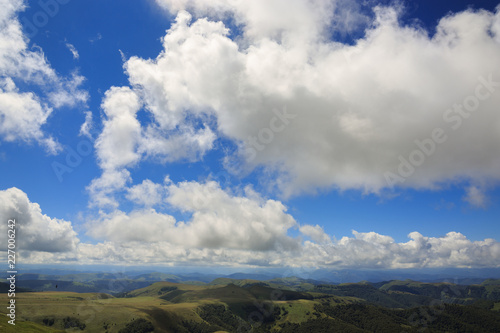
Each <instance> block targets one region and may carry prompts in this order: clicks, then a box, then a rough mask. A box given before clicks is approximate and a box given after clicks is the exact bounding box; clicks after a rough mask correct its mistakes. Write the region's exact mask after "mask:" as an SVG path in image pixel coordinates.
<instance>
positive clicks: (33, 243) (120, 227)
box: [0, 181, 500, 269]
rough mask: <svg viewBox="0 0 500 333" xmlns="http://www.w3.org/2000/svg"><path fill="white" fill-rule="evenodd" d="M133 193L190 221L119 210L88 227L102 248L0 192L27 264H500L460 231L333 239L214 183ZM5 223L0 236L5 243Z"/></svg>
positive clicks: (270, 204) (497, 255)
mask: <svg viewBox="0 0 500 333" xmlns="http://www.w3.org/2000/svg"><path fill="white" fill-rule="evenodd" d="M137 186H138V187H132V189H133V190H132V192H131V193H135V194H137V193H138V191H139V190H143V189H144V188H147V187H153V188H155V189H156V190H158V189H159V188H158V187H162V188H163V189H164V190H165V196H164V200H165V201H166V203H168V204H169V205H170V206H171V208H172V209H177V210H180V211H181V212H184V213H187V214H189V215H190V218H189V219H188V220H186V221H180V220H176V218H175V217H173V216H172V215H168V214H166V213H163V212H159V211H156V210H155V209H152V208H147V207H146V208H142V209H137V210H133V211H131V212H130V213H126V212H122V211H119V210H115V211H113V212H112V213H103V212H101V213H100V215H99V216H98V217H97V218H95V219H92V221H89V222H88V224H87V226H86V227H87V233H88V235H89V236H91V237H93V238H94V239H96V240H99V241H100V242H98V243H94V244H91V243H82V242H80V241H79V240H78V238H77V235H76V233H75V231H74V230H73V227H72V226H71V223H70V222H68V221H64V220H60V219H57V218H51V217H49V216H47V215H44V214H42V210H41V208H40V206H39V205H38V204H37V203H33V202H31V201H30V200H29V199H28V196H27V195H26V193H24V192H23V191H21V190H19V189H17V188H10V189H7V190H4V191H0V214H1V215H2V216H5V217H6V218H15V219H16V227H17V233H16V244H17V246H18V248H19V258H22V262H24V263H27V264H28V263H32V264H34V263H37V264H41V263H47V262H51V263H68V262H78V263H80V264H99V263H101V264H104V263H105V264H119V265H135V264H141V265H142V264H162V265H192V266H196V265H202V266H205V265H210V266H213V265H215V266H217V265H225V266H233V267H236V266H253V267H255V266H260V267H317V268H320V267H321V268H365V269H366V268H377V269H386V268H423V267H428V268H432V267H500V243H499V242H497V241H496V240H494V239H485V240H482V241H471V240H469V239H467V237H466V236H465V235H463V234H461V233H458V232H449V233H448V234H446V235H444V236H441V237H426V236H424V235H422V234H420V233H419V232H412V233H410V234H409V235H408V237H409V240H408V241H407V242H401V243H397V242H395V241H394V239H393V238H392V237H390V236H388V235H382V234H378V233H376V232H357V231H353V236H352V237H342V238H341V239H340V240H335V237H333V235H327V234H326V233H325V232H324V231H323V229H322V228H321V227H320V226H317V225H316V226H312V225H302V226H300V228H299V234H298V235H297V236H295V237H292V236H291V235H290V234H289V232H290V231H291V230H292V229H295V228H297V227H298V223H297V222H296V221H295V219H294V218H293V216H291V215H290V214H288V213H287V211H286V207H285V206H284V205H283V204H282V203H281V202H279V201H275V200H266V199H264V198H262V197H260V196H258V195H257V194H256V193H255V192H252V191H251V190H250V189H248V190H247V191H246V193H248V195H243V194H238V195H237V194H232V193H230V192H229V191H228V190H223V189H221V188H220V186H219V185H218V184H217V183H215V182H207V183H197V182H181V183H178V184H174V183H172V182H168V181H166V182H165V183H164V184H162V185H159V184H154V183H150V182H149V181H146V182H143V183H142V184H140V185H137ZM6 225H7V224H6V223H4V224H2V225H0V232H1V233H2V234H3V235H4V237H6V236H5V235H7V230H6V228H7V227H6Z"/></svg>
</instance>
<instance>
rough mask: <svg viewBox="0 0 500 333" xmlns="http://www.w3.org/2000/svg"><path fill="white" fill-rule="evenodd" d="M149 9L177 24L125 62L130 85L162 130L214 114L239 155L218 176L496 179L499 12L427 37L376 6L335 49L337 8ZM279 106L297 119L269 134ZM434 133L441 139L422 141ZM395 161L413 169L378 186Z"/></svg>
mask: <svg viewBox="0 0 500 333" xmlns="http://www.w3.org/2000/svg"><path fill="white" fill-rule="evenodd" d="M157 2H158V3H159V4H160V5H162V6H163V7H164V8H167V9H169V10H170V11H172V12H173V13H176V15H177V18H176V22H175V24H173V25H172V27H171V28H170V30H168V31H167V34H166V35H165V37H164V39H163V47H164V50H163V51H162V52H161V53H160V54H159V55H158V57H157V58H156V59H154V60H149V59H148V60H146V59H140V58H138V57H132V58H130V59H129V60H128V61H127V63H126V64H125V68H126V72H127V74H128V75H129V79H130V82H131V84H132V86H133V87H135V89H139V90H140V91H141V95H142V96H144V99H145V101H147V102H146V103H147V105H148V109H150V110H151V112H153V113H154V114H155V117H156V119H158V121H159V123H161V124H164V126H167V127H168V126H173V125H172V124H176V125H177V124H180V123H182V122H183V121H184V120H183V119H182V115H183V112H185V110H189V111H190V112H192V113H193V114H194V115H196V116H199V117H202V116H203V115H206V116H207V117H215V118H216V120H217V130H218V132H217V134H218V135H219V136H222V137H225V138H228V139H230V140H232V141H233V142H235V143H236V144H237V146H238V148H239V149H238V152H237V153H236V154H234V155H230V156H228V158H227V161H228V168H229V169H238V170H247V171H248V170H252V169H253V168H256V167H258V166H262V167H264V170H266V171H267V172H268V173H270V174H272V175H273V176H272V177H270V179H267V178H266V179H265V181H266V182H271V183H273V185H274V186H275V187H276V188H277V189H278V190H279V192H280V193H281V194H282V195H283V196H284V197H288V196H292V195H298V194H301V193H304V192H315V191H317V190H318V189H332V188H335V189H339V190H346V189H358V190H362V191H364V192H368V193H380V192H381V191H383V190H384V189H388V188H392V187H393V186H396V187H401V188H418V189H436V188H439V186H441V185H442V184H446V183H449V182H454V181H456V180H457V179H460V180H461V181H462V180H463V179H466V180H470V181H471V182H474V181H486V180H490V181H492V182H497V181H498V180H499V179H500V171H499V169H498V167H497V160H496V156H498V155H499V154H500V147H499V146H498V144H497V142H498V139H499V133H500V131H499V128H500V127H499V126H500V125H499V124H500V114H499V113H498V112H496V110H497V105H499V103H500V91H499V90H500V89H499V83H500V70H499V68H498V66H497V62H496V59H498V58H499V57H500V43H499V42H498V38H499V36H498V28H497V27H498V25H499V18H500V15H499V10H497V11H496V12H495V13H493V12H488V11H484V10H481V11H472V10H467V11H464V12H461V13H455V14H450V15H448V16H446V17H444V18H442V19H441V20H440V21H439V24H438V26H437V32H436V34H435V35H434V36H429V33H428V32H427V31H425V30H424V29H423V28H421V27H418V26H408V25H406V26H405V25H402V24H401V23H400V21H399V15H400V13H401V12H402V9H401V8H393V7H375V8H374V14H375V17H374V19H373V20H372V21H371V24H370V25H368V26H367V27H368V28H367V29H366V32H365V35H364V36H363V37H362V38H360V39H359V40H357V41H356V42H355V43H354V44H353V45H347V44H342V43H339V42H335V41H331V40H329V39H328V38H326V35H325V31H329V30H328V28H329V27H331V25H332V24H333V25H335V22H336V20H337V19H338V17H337V15H335V13H336V11H335V8H336V7H335V6H337V5H338V3H336V2H329V1H322V2H320V3H319V6H318V8H316V7H313V6H312V4H310V2H308V1H305V0H296V1H294V5H293V6H292V5H290V4H289V3H288V2H286V3H285V2H279V1H278V2H275V3H274V4H273V5H272V6H270V5H269V6H268V5H267V3H266V5H265V6H264V5H263V2H261V1H255V2H251V3H248V2H244V1H234V2H229V1H224V0H220V1H215V2H210V3H208V2H202V1H169V0H157ZM296 9H297V11H296ZM185 10H188V11H190V12H192V13H193V14H194V15H195V17H196V19H194V20H193V19H192V16H191V15H190V14H189V13H188V12H186V11H185ZM256 13H259V15H257V14H256ZM228 16H229V17H233V18H234V19H236V22H237V23H238V24H239V28H240V29H241V30H242V31H243V33H242V36H240V37H239V38H238V39H236V40H231V39H230V37H229V35H228V30H227V28H226V26H225V25H224V23H222V22H220V21H217V22H216V21H211V19H215V20H218V19H223V20H224V19H227V17H228ZM207 17H208V18H207ZM269 17H273V18H276V20H266V22H268V23H267V24H261V23H262V21H261V18H262V19H265V18H269ZM357 21H359V22H361V21H363V20H362V19H360V20H357ZM297 22H300V24H298V23H297ZM332 22H333V23H332ZM360 24H361V23H360ZM476 95H477V96H476ZM283 109H286V110H287V112H288V113H289V114H291V115H295V116H296V117H295V118H294V120H293V121H291V122H290V123H289V124H287V126H286V128H285V129H283V130H282V131H280V132H273V133H271V134H272V136H271V134H270V132H269V131H268V130H266V128H267V129H269V124H270V121H271V120H272V118H273V117H275V110H283ZM435 130H437V131H438V132H435ZM433 133H434V134H435V133H440V135H438V137H439V138H440V142H438V143H436V142H434V143H429V141H428V140H429V139H432V138H433ZM259 134H260V135H259ZM263 142H265V144H262V143H263ZM257 144H258V146H257ZM423 144H426V146H425V147H424V148H421V147H422V145H423ZM478 146H481V147H487V148H486V149H488V151H489V153H488V154H486V155H485V154H482V153H481V151H479V150H477V149H476V148H475V147H478ZM256 147H258V148H259V149H257V148H256ZM251 149H254V150H256V152H257V154H256V156H255V157H254V156H253V155H252V154H250V155H252V158H249V156H250V155H249V154H247V152H248V151H249V150H250V151H251ZM425 149H427V150H425ZM403 160H406V161H408V160H411V161H415V162H412V163H415V165H416V166H412V167H411V168H412V169H413V170H411V172H409V175H405V176H404V177H400V178H399V179H398V181H396V182H395V183H394V184H393V183H391V182H389V181H388V178H387V175H388V173H389V172H390V173H392V174H395V175H399V174H400V173H398V169H401V168H402V167H401V164H403V163H404V162H402V161H403ZM406 163H408V162H406ZM231 165H236V167H232V168H231Z"/></svg>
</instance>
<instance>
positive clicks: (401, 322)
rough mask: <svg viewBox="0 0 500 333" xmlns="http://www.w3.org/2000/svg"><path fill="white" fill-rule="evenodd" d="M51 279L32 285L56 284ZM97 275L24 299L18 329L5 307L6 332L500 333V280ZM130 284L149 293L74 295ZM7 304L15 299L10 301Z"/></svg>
mask: <svg viewBox="0 0 500 333" xmlns="http://www.w3.org/2000/svg"><path fill="white" fill-rule="evenodd" d="M149 277H151V276H148V278H149ZM156 277H157V278H172V277H171V276H168V274H167V275H161V274H159V275H158V276H156ZM43 278H44V277H42V279H40V280H29V279H28V280H24V281H49V280H45V279H43ZM88 278H90V277H88ZM94 278H97V280H95V281H90V280H88V279H83V278H81V277H78V278H76V279H75V278H74V279H73V280H71V281H63V280H54V281H55V282H51V283H56V284H57V285H58V288H57V290H58V291H57V292H54V291H48V292H47V291H45V292H39V291H34V292H22V293H18V294H17V296H16V299H17V303H16V304H17V313H16V314H17V324H16V327H15V329H14V328H13V327H11V326H10V325H8V324H7V319H8V317H6V316H5V313H6V309H2V308H0V315H1V317H2V319H1V320H0V331H2V330H3V329H4V328H5V329H6V332H63V331H74V332H80V331H82V332H109V333H111V332H117V333H126V332H145V333H147V332H180V333H191V332H192V333H209V332H255V333H260V332H282V333H288V332H299V333H300V332H396V333H401V332H500V312H499V310H500V280H486V281H483V282H482V283H481V284H476V285H456V284H450V283H421V282H415V281H411V280H406V281H386V282H379V283H368V282H362V283H352V284H339V285H332V284H325V283H320V282H317V281H314V280H303V279H299V278H283V279H272V280H268V281H257V280H249V279H246V280H235V279H229V278H218V279H215V280H213V281H212V282H210V283H203V282H197V283H175V282H168V281H162V282H155V283H152V282H151V281H149V280H147V279H146V280H147V281H146V280H138V279H132V280H130V279H123V278H119V279H117V280H112V279H110V276H106V275H102V276H100V278H99V277H95V276H94ZM142 278H144V279H145V277H142ZM142 278H141V279H142ZM77 280H79V281H77ZM124 281H128V282H127V283H128V284H127V286H132V285H134V284H135V283H145V284H147V286H143V287H142V288H139V289H134V290H124V289H123V288H121V289H120V288H116V289H115V290H118V291H119V292H114V293H104V292H102V290H100V291H101V292H98V293H95V292H94V293H76V292H67V291H64V288H70V287H69V286H70V285H72V286H75V283H76V284H78V283H81V284H84V285H93V286H94V287H95V286H100V285H103V284H106V283H107V284H108V286H109V285H111V286H114V285H115V284H121V285H122V286H123V282H124ZM65 283H70V284H65ZM151 283H152V284H151ZM25 286H26V285H25ZM32 286H33V285H32ZM76 286H78V285H76ZM0 287H2V288H3V289H5V288H4V287H5V286H4V285H1V286H0ZM46 288H48V286H47V285H46ZM59 288H62V289H63V291H59V290H60V289H59ZM75 288H76V287H75ZM3 289H2V290H3ZM33 289H36V288H33ZM107 289H108V290H113V289H114V288H113V287H112V288H109V287H108V288H107ZM42 290H43V288H42ZM83 290H86V289H83ZM105 290H106V289H105ZM0 298H1V299H2V302H5V301H6V300H7V297H6V294H0ZM4 308H5V307H4Z"/></svg>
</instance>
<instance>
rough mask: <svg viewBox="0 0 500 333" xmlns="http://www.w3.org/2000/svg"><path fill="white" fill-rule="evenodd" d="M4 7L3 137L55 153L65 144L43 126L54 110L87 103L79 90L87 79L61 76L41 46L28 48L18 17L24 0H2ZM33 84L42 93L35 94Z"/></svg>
mask: <svg viewBox="0 0 500 333" xmlns="http://www.w3.org/2000/svg"><path fill="white" fill-rule="evenodd" d="M0 7H1V8H2V14H1V15H0V73H1V74H0V138H1V139H3V140H5V141H8V142H14V141H22V142H27V143H30V142H32V141H35V142H38V143H39V144H40V145H42V146H43V147H45V148H46V150H47V151H48V152H49V153H52V154H55V153H56V152H57V151H59V150H60V149H61V147H60V145H59V144H58V143H57V142H56V140H54V139H53V138H52V137H51V136H50V135H47V134H45V133H44V131H43V129H42V127H43V126H44V125H45V124H46V123H47V120H48V118H49V117H50V116H51V114H52V112H53V110H54V109H57V108H61V107H63V106H69V107H74V106H76V105H77V104H80V103H85V102H86V100H87V98H88V94H87V92H86V91H83V90H81V89H79V86H80V85H81V83H82V81H83V80H84V78H83V77H81V76H79V75H78V74H76V73H75V74H73V75H72V76H71V77H69V78H63V77H59V76H58V75H57V73H56V72H55V71H54V69H53V68H52V67H51V66H50V64H49V63H48V61H47V60H46V58H45V55H44V54H43V51H42V50H41V49H40V48H38V47H35V46H33V47H32V48H31V49H30V48H29V47H28V39H27V37H26V36H24V35H23V32H22V27H21V24H20V22H19V20H18V18H17V14H18V13H19V12H20V11H22V10H24V8H25V5H24V1H19V0H17V1H16V0H14V1H8V0H2V1H0ZM19 86H25V87H26V86H27V87H28V88H23V89H21V88H19ZM30 87H33V88H35V89H37V90H42V93H40V94H35V93H33V92H32V91H30V90H29V89H30Z"/></svg>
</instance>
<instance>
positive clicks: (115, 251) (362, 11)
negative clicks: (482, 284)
mask: <svg viewBox="0 0 500 333" xmlns="http://www.w3.org/2000/svg"><path fill="white" fill-rule="evenodd" d="M47 4H49V5H48V7H47V6H45V7H44V6H43V5H41V4H40V3H38V2H35V1H29V2H28V1H26V2H23V1H20V0H1V1H0V6H3V7H4V8H5V12H6V13H7V14H5V15H4V16H5V17H0V20H2V21H1V22H2V25H1V29H2V32H1V36H2V39H0V75H1V77H0V78H1V81H0V83H1V85H0V88H1V90H0V161H1V163H0V174H1V175H2V176H1V178H0V191H1V193H2V196H3V197H2V200H3V201H2V207H0V212H2V216H4V217H5V218H8V217H10V216H11V215H12V216H14V217H17V218H18V220H19V221H20V222H19V225H20V228H21V230H22V233H21V234H20V242H21V243H20V244H21V245H22V244H23V242H24V246H25V252H24V253H23V254H22V255H23V259H24V260H25V262H27V263H42V262H43V263H65V262H74V261H77V262H81V263H85V264H96V263H108V264H131V265H132V264H133V265H137V264H138V263H140V262H141V261H142V260H143V259H142V258H139V257H138V255H137V254H133V250H132V248H133V247H134V246H135V247H136V248H139V249H143V248H144V249H143V251H145V252H146V253H148V255H149V257H148V258H149V259H147V260H145V261H146V262H145V263H148V262H149V263H154V264H158V265H197V264H203V265H206V264H208V265H226V266H227V265H235V266H239V265H242V266H247V265H248V266H266V267H267V266H287V265H313V266H316V267H334V268H337V267H361V268H373V267H377V268H410V267H411V268H414V267H417V268H418V267H472V266H475V265H477V266H488V267H497V266H498V265H500V244H499V243H498V242H497V241H498V240H500V226H499V223H498V222H500V221H499V216H500V205H499V202H500V187H499V186H498V184H499V182H498V181H499V179H500V172H499V171H498V170H500V168H499V166H500V165H499V160H500V159H499V157H500V150H499V148H498V140H499V139H500V116H499V114H498V105H499V104H498V103H499V102H500V89H498V88H496V87H497V85H496V83H495V82H497V80H500V66H499V65H500V64H499V62H498V59H500V57H496V56H500V14H499V9H497V8H499V7H497V6H498V5H499V3H498V2H494V1H475V2H474V4H471V3H469V2H467V1H455V2H453V3H449V2H445V1H439V2H435V1H419V2H418V4H417V3H400V2H393V1H390V2H389V1H381V2H375V1H370V2H363V4H362V3H361V2H359V3H357V2H347V1H334V0H328V1H321V2H320V1H319V2H317V3H315V4H314V6H312V5H310V3H309V2H308V1H305V0H294V1H292V2H291V4H290V5H285V4H284V2H282V1H275V2H272V4H270V5H268V4H266V2H265V1H256V2H255V3H253V4H252V5H250V4H248V3H245V2H244V1H236V2H228V1H225V0H218V1H215V2H210V3H209V2H196V1H189V0H186V1H180V2H175V1H170V0H156V1H153V0H148V1H132V0H125V1H119V2H118V1H111V0H106V1H97V0H96V1H94V0H90V1H80V0H71V1H67V3H65V1H57V0H54V1H47ZM278 14H279V15H278ZM175 22H177V23H175ZM19 24H21V26H19ZM7 27H10V28H9V29H10V30H9V29H8V28H7ZM16 29H17V30H16ZM21 29H22V30H21ZM225 29H229V30H230V32H229V31H226V30H225ZM12 31H14V33H12ZM21 34H24V35H23V37H24V39H23V37H21ZM12 45H15V47H17V49H16V48H15V47H14V48H13V49H11V48H12ZM485 82H486V83H485ZM488 82H490V84H488ZM13 87H14V88H13ZM478 94H479V95H478ZM482 96H484V98H483V97H482ZM480 97H481V98H480ZM475 102H477V105H476V104H474V103H475ZM467 103H472V104H467ZM27 105H31V106H32V109H30V108H28V107H27ZM454 105H462V110H463V108H464V107H465V108H470V109H473V110H472V111H467V110H468V109H467V110H466V111H464V112H465V113H463V114H465V115H462V114H460V113H458V112H457V111H456V109H453V107H454ZM287 115H288V116H287ZM44 117H45V118H46V119H44ZM457 117H458V118H457ZM458 121H459V123H458ZM455 125H456V128H455ZM85 128H87V129H88V130H85ZM436 129H438V130H441V131H442V134H443V135H445V136H446V140H444V142H436V140H434V143H431V145H432V146H433V147H432V152H431V153H429V154H426V155H424V153H422V152H421V150H422V149H420V150H419V149H418V147H419V146H418V145H417V144H416V143H415V142H416V140H417V141H419V142H432V141H429V140H432V139H433V134H432V133H434V132H433V131H434V130H436ZM441 137H442V136H441ZM252 138H253V139H252ZM252 140H253V141H252ZM255 140H256V141H255ZM49 142H50V143H49ZM412 154H413V155H412ZM412 156H413V157H415V158H420V160H422V159H423V162H422V163H421V165H420V163H418V164H419V165H417V166H415V167H414V168H412V169H415V170H414V171H413V172H411V175H409V176H405V175H401V173H400V174H398V167H399V166H400V163H401V159H400V158H403V159H404V160H405V161H408V160H410V159H411V157H412ZM389 174H390V175H393V176H396V177H398V179H400V180H401V181H397V182H396V183H393V184H390V182H388V177H390V176H388V175H389ZM23 221H24V224H23ZM2 230H3V229H2ZM40 230H45V231H43V232H42V234H39V233H40V232H41V231H40ZM134 230H135V231H134ZM353 230H354V231H355V232H356V233H354V234H353ZM414 232H416V233H418V235H417V234H413V237H411V239H410V238H409V237H408V236H409V234H410V233H414ZM43 233H46V234H43ZM23 234H24V235H26V239H24V240H23V239H22V235H23ZM30 235H31V236H33V237H35V236H34V235H37V236H36V237H35V240H33V237H30ZM488 239H489V240H488ZM47 244H53V245H51V246H48V245H47ZM296 258H298V259H296ZM295 259H296V260H295Z"/></svg>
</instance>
